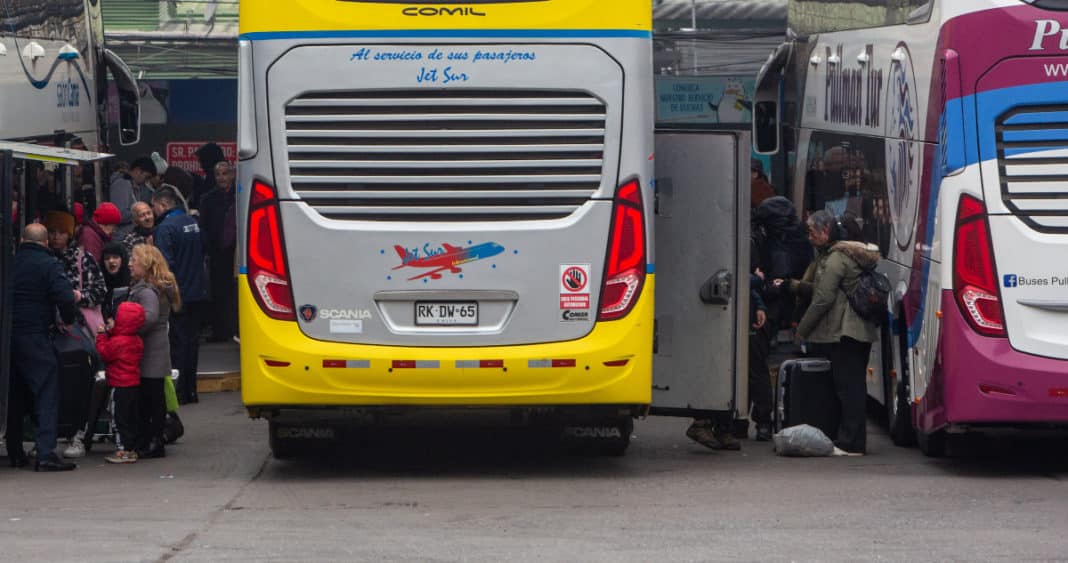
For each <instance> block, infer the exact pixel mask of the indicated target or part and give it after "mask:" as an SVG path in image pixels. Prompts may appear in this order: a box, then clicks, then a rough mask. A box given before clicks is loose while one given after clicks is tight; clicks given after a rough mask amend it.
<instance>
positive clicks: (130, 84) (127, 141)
mask: <svg viewBox="0 0 1068 563" xmlns="http://www.w3.org/2000/svg"><path fill="white" fill-rule="evenodd" d="M104 63H105V64H106V65H107V67H108V70H109V71H111V78H112V79H113V80H114V81H115V87H116V89H117V90H118V91H119V144H120V145H123V146H127V145H135V144H137V142H138V141H140V140H141V89H140V88H139V87H138V85H137V79H136V78H134V76H133V73H132V72H130V68H129V67H128V66H126V63H125V62H123V60H122V58H120V57H119V56H118V55H116V54H115V53H113V52H112V51H111V50H109V49H104Z"/></svg>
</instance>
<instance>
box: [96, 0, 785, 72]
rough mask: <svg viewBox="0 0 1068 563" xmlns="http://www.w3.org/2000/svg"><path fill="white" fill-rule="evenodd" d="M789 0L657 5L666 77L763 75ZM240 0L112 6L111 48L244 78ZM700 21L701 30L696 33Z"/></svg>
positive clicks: (166, 66)
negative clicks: (241, 74)
mask: <svg viewBox="0 0 1068 563" xmlns="http://www.w3.org/2000/svg"><path fill="white" fill-rule="evenodd" d="M786 3H787V0H652V9H653V27H654V34H653V37H654V40H655V43H656V47H655V49H656V67H657V72H658V73H660V74H732V75H738V74H741V75H749V74H752V75H755V74H756V72H757V70H759V68H760V65H761V64H762V63H763V62H764V60H765V59H766V58H767V56H768V53H770V52H771V51H773V50H774V49H775V47H776V46H777V45H778V44H779V43H780V42H781V41H782V38H783V36H784V34H785V30H786V10H787V8H786ZM237 10H238V0H170V1H168V2H149V1H146V0H107V1H106V2H104V3H103V5H102V11H103V15H104V27H105V34H106V41H107V44H108V47H109V48H110V49H112V50H113V51H115V52H116V53H118V54H119V55H120V56H121V57H122V58H123V60H125V61H126V63H127V64H128V65H129V66H130V68H131V70H133V72H134V73H135V74H139V75H141V77H142V78H143V79H145V80H162V79H174V78H233V77H236V76H237ZM694 23H696V27H694Z"/></svg>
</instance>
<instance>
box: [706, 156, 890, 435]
mask: <svg viewBox="0 0 1068 563" xmlns="http://www.w3.org/2000/svg"><path fill="white" fill-rule="evenodd" d="M750 170H751V182H750V185H751V194H752V201H751V205H750V208H751V221H750V224H751V231H750V232H751V240H750V268H751V273H750V285H749V288H750V296H749V303H750V323H751V324H750V331H749V373H748V396H749V402H750V405H748V407H749V416H750V418H751V419H752V421H753V423H755V425H756V434H755V439H756V440H757V441H769V440H771V437H772V404H773V397H772V393H773V390H772V386H771V374H770V372H769V370H768V367H769V366H768V359H769V354H770V351H771V349H772V346H773V344H774V343H775V340H776V338H777V335H778V333H779V331H780V329H796V338H797V340H798V341H799V342H803V343H804V344H805V348H804V353H806V354H807V355H810V356H813V357H823V358H826V359H828V360H830V363H831V381H832V385H833V388H834V401H835V404H829V405H827V408H828V409H831V410H832V411H833V412H836V413H838V415H839V416H838V431H837V434H836V435H835V436H830V438H831V439H832V440H833V441H834V444H835V447H836V448H838V449H839V450H840V451H841V452H842V453H843V454H845V455H864V454H865V453H866V451H867V439H866V427H865V422H866V418H865V413H866V405H867V388H866V383H865V370H866V368H867V363H868V356H869V353H870V352H871V346H872V343H874V342H875V341H876V339H877V338H878V327H877V326H876V324H875V323H874V322H872V321H870V320H866V319H864V318H863V317H862V316H861V315H860V314H858V313H857V311H855V310H854V309H853V307H852V306H851V305H850V302H849V299H848V295H849V293H850V292H851V291H853V289H854V288H855V287H856V285H857V284H858V283H859V279H860V275H861V272H862V271H864V270H869V269H872V268H874V267H875V265H876V264H877V263H878V261H879V258H880V253H879V248H878V246H875V245H872V244H866V243H864V242H863V239H864V237H863V232H862V225H861V221H860V220H859V219H858V218H857V217H856V216H855V215H853V214H852V213H850V212H848V211H847V212H845V213H843V214H841V215H840V216H836V215H835V214H833V213H831V212H830V211H827V210H817V211H814V212H812V213H806V214H805V217H804V222H802V221H801V220H800V219H799V216H798V213H797V210H796V208H795V207H794V204H793V202H791V201H790V200H789V199H787V198H785V197H782V196H777V195H775V192H774V189H773V188H772V187H771V184H770V182H768V178H767V176H766V175H765V173H764V170H763V165H762V164H761V162H760V161H758V160H755V159H754V160H753V161H752V163H751V166H750ZM738 434H741V435H743V436H747V435H748V426H747V427H746V428H745V429H744V430H743V431H741V432H736V429H735V428H734V421H733V420H731V417H728V416H724V417H722V418H718V419H716V418H712V419H699V420H695V421H694V422H693V424H691V425H690V427H689V428H688V429H687V431H686V435H687V436H688V437H689V438H690V439H692V440H694V441H696V442H698V443H700V444H702V445H704V446H706V447H709V448H712V449H717V450H740V449H741V442H740V441H739V440H738V436H737V435H738Z"/></svg>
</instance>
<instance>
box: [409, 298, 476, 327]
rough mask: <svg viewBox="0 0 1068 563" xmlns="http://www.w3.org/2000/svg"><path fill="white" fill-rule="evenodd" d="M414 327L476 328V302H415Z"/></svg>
mask: <svg viewBox="0 0 1068 563" xmlns="http://www.w3.org/2000/svg"><path fill="white" fill-rule="evenodd" d="M415 324H416V326H477V325H478V303H476V302H470V301H465V302H422V303H419V302H416V304H415Z"/></svg>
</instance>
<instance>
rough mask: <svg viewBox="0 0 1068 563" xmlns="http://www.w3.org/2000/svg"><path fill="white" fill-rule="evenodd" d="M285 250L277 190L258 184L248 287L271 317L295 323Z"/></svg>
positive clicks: (250, 224) (250, 226)
mask: <svg viewBox="0 0 1068 563" xmlns="http://www.w3.org/2000/svg"><path fill="white" fill-rule="evenodd" d="M284 248H285V245H284V244H283V241H282V221H281V216H280V213H279V209H278V198H277V196H275V192H274V188H272V187H271V186H269V185H267V184H265V183H263V182H260V181H258V180H257V181H255V182H253V183H252V197H251V200H250V201H249V212H248V283H249V285H250V286H251V287H252V295H254V296H255V297H256V302H257V303H259V305H260V308H261V309H263V312H264V313H267V316H269V317H271V318H272V319H278V320H283V321H295V320H297V317H296V315H295V314H294V307H293V293H292V291H290V284H289V269H288V268H287V267H286V255H285V251H284Z"/></svg>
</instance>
